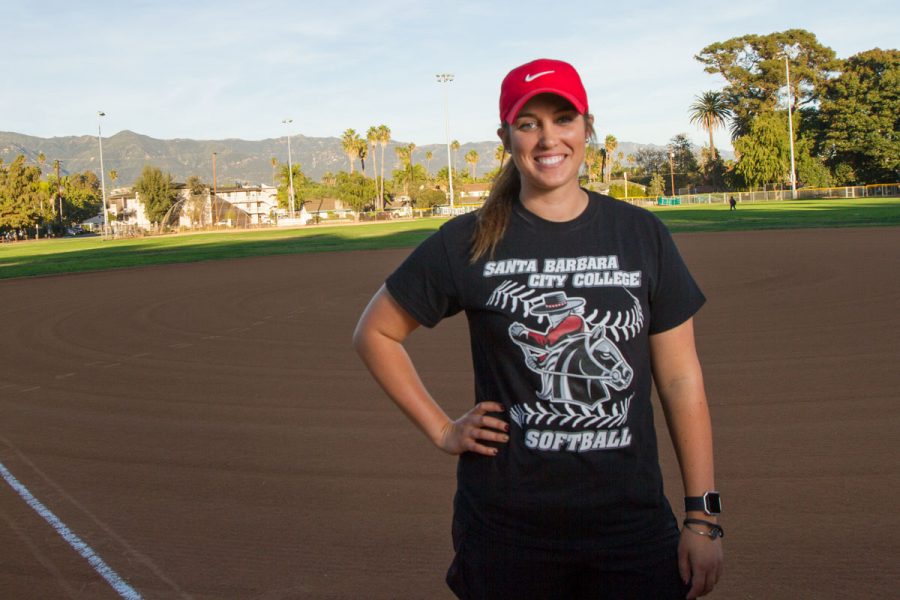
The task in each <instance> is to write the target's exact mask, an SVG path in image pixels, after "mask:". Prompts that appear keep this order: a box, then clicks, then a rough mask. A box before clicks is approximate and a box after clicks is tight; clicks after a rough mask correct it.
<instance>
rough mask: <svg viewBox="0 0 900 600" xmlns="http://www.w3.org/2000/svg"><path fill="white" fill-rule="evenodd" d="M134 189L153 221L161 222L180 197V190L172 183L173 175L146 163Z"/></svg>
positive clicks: (149, 218)
mask: <svg viewBox="0 0 900 600" xmlns="http://www.w3.org/2000/svg"><path fill="white" fill-rule="evenodd" d="M134 190H135V191H136V192H137V193H138V194H140V200H141V202H142V203H143V204H144V211H145V212H146V213H147V219H148V220H149V221H150V222H151V223H156V224H159V222H160V221H162V218H163V217H164V216H165V215H166V212H168V210H169V209H170V208H172V205H173V204H174V203H175V200H176V199H177V198H178V191H177V190H176V189H175V186H174V185H173V184H172V176H171V175H170V174H168V173H165V174H163V172H162V171H161V170H160V169H159V168H158V167H154V166H151V165H146V166H145V167H144V169H143V171H141V176H140V177H139V178H138V180H137V181H135V182H134Z"/></svg>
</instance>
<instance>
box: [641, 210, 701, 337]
mask: <svg viewBox="0 0 900 600" xmlns="http://www.w3.org/2000/svg"><path fill="white" fill-rule="evenodd" d="M658 240H659V246H658V262H657V269H658V270H657V273H656V280H655V282H654V285H653V289H652V290H651V292H650V334H651V335H653V334H655V333H662V332H663V331H668V330H669V329H673V328H675V327H677V326H678V325H681V324H682V323H684V322H685V321H687V320H688V319H690V318H691V317H692V316H694V314H695V313H696V312H697V311H698V310H700V307H701V306H703V304H704V303H705V302H706V297H705V296H704V295H703V292H701V291H700V286H698V285H697V282H696V281H694V278H693V277H692V276H691V273H690V271H689V270H688V268H687V265H686V264H684V260H683V259H682V258H681V254H679V252H678V248H677V247H676V246H675V241H674V240H673V239H672V236H671V234H670V233H669V230H668V229H666V227H665V225H663V224H662V222H658Z"/></svg>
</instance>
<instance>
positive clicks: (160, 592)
mask: <svg viewBox="0 0 900 600" xmlns="http://www.w3.org/2000/svg"><path fill="white" fill-rule="evenodd" d="M676 239H677V241H678V243H679V246H680V248H681V250H682V253H683V254H684V256H685V258H686V260H687V261H688V263H689V265H690V266H691V268H692V270H693V272H694V273H695V275H696V276H697V278H698V280H699V281H700V283H701V285H702V287H703V289H704V291H705V293H706V295H707V296H708V297H709V299H710V301H709V303H708V305H707V306H706V307H705V308H704V309H703V310H702V311H701V313H700V315H699V316H698V318H697V330H698V343H699V347H700V352H701V358H702V360H703V363H704V368H705V374H706V379H707V387H708V391H709V396H710V400H711V405H712V410H713V419H714V424H715V435H716V453H717V470H718V481H719V487H720V490H721V492H722V494H723V499H724V503H725V509H726V514H725V516H724V518H723V523H724V525H725V527H726V529H727V537H726V538H725V542H726V552H727V565H726V568H727V573H726V577H725V579H724V580H723V581H722V583H721V586H720V588H719V590H718V591H717V592H716V593H715V594H714V596H713V597H719V598H765V599H773V598H817V599H821V598H843V597H872V598H878V597H888V596H890V595H891V594H893V593H894V592H895V586H896V583H897V581H900V568H898V565H900V542H898V539H897V537H896V534H897V532H898V531H900V517H898V513H897V510H896V502H895V501H894V498H895V497H896V494H897V492H898V488H900V485H898V478H897V473H898V472H900V459H898V456H900V453H898V452H897V450H896V447H895V440H896V437H897V431H900V401H898V391H897V390H898V389H900V385H898V384H900V377H898V369H897V365H898V364H900V343H898V342H900V337H898V332H900V311H898V306H900V277H898V275H897V274H898V273H900V229H896V228H887V229H847V230H816V231H790V232H788V231H779V232H764V233H728V234H694V235H687V236H676ZM406 253H407V251H405V250H404V251H395V250H391V251H379V252H356V253H346V254H320V255H298V256H279V257H268V258H261V259H245V260H237V261H227V262H210V263H202V264H190V265H176V266H167V267H159V268H146V269H136V270H126V271H118V272H107V273H96V274H85V275H71V276H61V277H48V278H39V279H32V280H16V281H6V282H2V283H0V313H2V317H3V327H2V333H0V358H2V365H3V368H2V373H0V463H2V465H3V466H4V467H5V469H6V472H7V473H8V474H9V475H10V477H14V478H15V480H16V481H18V482H19V484H20V486H21V487H20V488H17V489H14V487H13V486H11V485H10V484H9V479H8V478H7V479H5V480H0V597H9V598H45V599H52V598H116V597H117V596H120V595H127V593H128V592H127V590H125V591H124V592H123V588H120V589H119V591H116V590H115V589H114V588H113V585H112V584H111V583H110V581H109V580H105V579H103V578H102V577H101V575H100V574H98V568H97V567H96V565H95V566H92V565H91V564H89V562H88V561H87V560H86V559H85V558H84V557H83V556H82V555H79V553H78V552H77V551H76V549H75V548H74V547H73V544H74V542H73V541H72V538H67V537H66V535H63V534H62V533H60V531H61V530H60V529H59V528H57V529H56V530H54V529H53V528H52V527H51V525H50V524H49V521H48V518H49V517H47V516H46V513H45V515H44V516H43V517H42V516H39V514H38V512H37V511H36V509H35V508H34V507H33V506H29V505H28V504H27V503H26V501H25V499H24V496H23V493H27V494H30V495H31V497H32V498H33V499H34V500H35V501H38V502H40V503H41V506H43V507H44V509H45V511H47V512H49V513H50V514H51V515H52V516H53V517H54V518H55V519H57V521H58V522H59V523H61V524H63V525H64V527H67V528H68V531H69V532H70V533H71V534H72V535H77V539H78V540H81V542H82V543H83V546H87V547H88V548H89V549H90V550H91V551H92V552H93V553H94V555H95V556H97V557H100V558H102V560H103V561H104V564H105V565H106V568H107V569H108V570H107V571H102V570H101V571H102V572H104V573H105V574H106V575H107V576H108V579H111V580H112V581H115V580H114V579H112V576H111V575H110V573H111V574H112V575H116V576H118V577H120V579H121V581H122V582H124V583H125V584H126V585H127V586H129V587H130V589H133V590H134V591H135V592H137V593H139V594H140V595H142V596H143V597H144V598H198V599H200V598H210V599H212V598H217V599H220V598H242V599H243V598H258V599H276V598H314V599H318V598H322V599H325V598H373V599H380V598H384V599H387V598H449V597H450V595H449V593H448V592H447V591H446V589H445V587H444V584H443V574H444V571H445V569H446V566H447V564H448V563H449V560H450V558H451V547H450V533H449V528H450V524H449V523H450V503H451V498H452V493H453V487H454V473H455V463H454V460H453V459H452V458H450V457H447V456H444V455H442V454H440V453H439V452H438V451H436V450H434V449H432V448H431V447H429V445H428V443H427V442H426V441H425V440H424V439H423V438H422V437H421V436H420V434H418V432H417V431H416V430H415V429H414V428H413V427H411V426H410V425H409V424H408V423H407V422H406V421H405V419H404V418H403V417H402V415H400V413H399V412H398V411H397V410H396V409H394V408H393V407H392V406H391V405H390V403H389V402H388V401H387V400H386V398H385V397H384V396H383V394H382V393H381V392H380V391H379V390H378V389H377V388H376V386H375V384H374V383H373V382H372V381H371V380H370V378H369V377H368V375H367V374H366V373H365V372H364V371H363V369H362V367H361V365H360V363H359V362H358V360H357V359H356V357H355V355H354V354H353V352H352V350H351V348H350V336H351V332H352V329H353V327H354V325H355V322H356V318H357V316H358V314H359V313H360V311H361V310H362V308H363V307H364V305H365V304H366V302H367V301H368V299H369V297H370V296H371V294H372V293H373V292H374V290H375V289H376V288H377V287H378V285H379V284H380V282H381V281H382V280H383V278H384V277H385V276H386V275H387V274H388V273H389V272H390V271H391V270H392V269H393V268H394V267H395V266H396V265H397V264H398V263H399V262H400V261H401V260H402V258H403V257H404V256H405V255H406ZM410 348H411V352H412V353H413V355H414V357H415V358H416V361H417V363H418V365H419V366H420V369H421V371H422V373H423V377H424V379H425V380H426V383H427V384H428V385H429V386H430V387H431V389H432V391H433V392H434V394H435V395H436V396H437V397H439V398H441V399H443V400H442V401H443V403H444V404H445V405H446V408H447V410H448V411H449V412H451V413H461V412H462V411H464V410H465V409H466V407H467V406H468V404H469V403H470V398H471V389H472V376H471V373H470V360H469V357H468V353H467V349H468V341H467V333H466V328H465V323H464V320H463V319H462V318H455V319H452V320H450V321H448V322H446V323H444V324H442V325H441V326H440V327H438V328H437V329H436V330H435V331H433V332H424V333H418V332H417V333H416V334H415V335H414V336H413V337H412V339H411V341H410ZM658 423H659V433H660V436H661V439H662V440H663V441H662V443H661V444H660V445H661V447H662V448H664V449H665V450H664V455H663V466H664V469H665V472H666V476H667V485H668V492H669V495H670V497H671V498H674V499H680V497H681V489H680V483H679V479H678V476H677V468H676V466H675V462H674V459H673V458H672V453H671V451H669V450H668V448H669V447H670V444H669V443H668V439H667V437H666V433H665V428H664V426H663V425H662V423H661V418H660V419H658ZM22 489H25V490H27V492H22ZM675 504H676V505H677V503H675ZM74 545H77V544H74ZM83 546H82V550H83V549H84V548H83Z"/></svg>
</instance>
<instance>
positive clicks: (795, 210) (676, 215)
mask: <svg viewBox="0 0 900 600" xmlns="http://www.w3.org/2000/svg"><path fill="white" fill-rule="evenodd" d="M654 212H655V213H656V214H657V215H659V217H660V218H661V219H662V220H663V221H664V222H665V223H666V225H667V226H668V227H669V229H671V230H672V231H674V232H691V231H746V230H755V229H799V228H817V227H819V228H820V227H872V226H900V198H881V199H871V198H867V199H853V200H803V201H797V202H765V203H758V204H749V203H748V204H740V205H738V209H737V210H736V211H729V210H728V207H727V206H725V205H705V204H704V205H692V206H682V207H661V208H655V209H654ZM444 221H445V219H439V218H430V219H419V220H415V221H391V222H385V223H373V224H365V225H342V226H325V225H319V226H315V227H306V228H297V229H283V230H280V229H265V230H260V231H240V232H227V233H196V234H178V235H165V236H156V237H145V238H135V239H123V240H108V241H103V240H102V239H100V238H99V237H81V238H65V239H52V240H40V241H31V242H17V243H12V244H10V243H7V244H2V245H0V279H7V278H11V277H27V276H34V275H52V274H57V273H71V272H77V271H97V270H104V269H115V268H122V267H139V266H145V265H157V264H169V263H183V262H195V261H201V260H216V259H225V258H240V257H247V256H266V255H273V254H299V253H306V252H332V251H349V250H373V249H378V248H400V247H410V246H414V245H415V244H417V243H418V242H419V241H421V240H422V239H424V238H425V237H426V236H427V235H428V234H430V233H431V232H432V231H434V230H435V229H437V228H438V227H439V226H440V224H441V223H443V222H444Z"/></svg>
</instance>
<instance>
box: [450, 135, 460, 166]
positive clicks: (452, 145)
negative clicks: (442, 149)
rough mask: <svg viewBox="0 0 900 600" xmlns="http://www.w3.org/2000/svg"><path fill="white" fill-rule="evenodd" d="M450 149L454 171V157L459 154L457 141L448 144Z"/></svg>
mask: <svg viewBox="0 0 900 600" xmlns="http://www.w3.org/2000/svg"><path fill="white" fill-rule="evenodd" d="M450 149H451V150H452V151H453V170H454V171H455V170H456V157H457V154H458V153H459V141H457V140H453V141H452V142H450Z"/></svg>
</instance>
